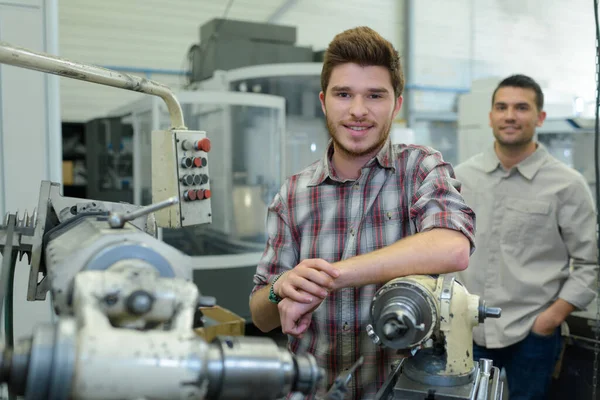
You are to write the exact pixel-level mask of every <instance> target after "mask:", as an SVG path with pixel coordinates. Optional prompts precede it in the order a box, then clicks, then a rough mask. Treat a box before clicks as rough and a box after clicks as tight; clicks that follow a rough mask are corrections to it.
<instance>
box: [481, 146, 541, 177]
mask: <svg viewBox="0 0 600 400" xmlns="http://www.w3.org/2000/svg"><path fill="white" fill-rule="evenodd" d="M547 155H548V151H547V150H546V148H545V147H544V145H543V144H541V143H537V149H536V150H535V151H534V152H533V153H532V154H531V155H529V157H527V158H526V159H524V160H523V161H521V162H520V163H518V164H517V165H516V167H515V168H517V170H518V171H519V172H520V173H521V175H523V176H524V177H525V178H527V179H529V180H531V179H533V177H534V176H535V174H537V172H538V171H539V169H540V168H541V166H542V164H543V163H544V160H545V159H546V156H547ZM481 165H482V167H483V171H484V172H486V173H488V174H489V173H491V172H493V171H495V170H496V169H497V168H502V165H501V163H500V160H499V159H498V156H497V155H496V151H495V150H494V145H492V146H490V147H489V148H488V149H487V150H485V151H484V152H483V160H482V164H481Z"/></svg>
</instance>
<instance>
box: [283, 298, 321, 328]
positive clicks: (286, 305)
mask: <svg viewBox="0 0 600 400" xmlns="http://www.w3.org/2000/svg"><path fill="white" fill-rule="evenodd" d="M304 295H306V294H304ZM322 302H323V299H319V300H318V301H314V302H313V303H311V304H306V303H299V302H297V301H294V300H292V299H290V298H285V299H283V300H281V301H280V302H279V304H278V305H277V307H278V308H279V317H280V320H281V330H282V331H283V333H285V334H286V335H292V336H295V337H297V338H298V339H301V338H302V336H304V332H306V330H307V329H308V327H309V325H310V322H311V320H312V313H313V311H314V310H316V309H317V307H319V305H321V303H322Z"/></svg>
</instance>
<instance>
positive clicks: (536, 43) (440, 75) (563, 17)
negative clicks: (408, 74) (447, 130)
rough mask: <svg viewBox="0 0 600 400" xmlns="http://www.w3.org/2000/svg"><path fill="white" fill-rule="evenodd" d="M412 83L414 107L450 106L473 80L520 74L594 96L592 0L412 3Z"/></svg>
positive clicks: (561, 91)
mask: <svg viewBox="0 0 600 400" xmlns="http://www.w3.org/2000/svg"><path fill="white" fill-rule="evenodd" d="M413 4H414V11H413V19H414V20H415V21H416V22H414V24H413V27H414V30H413V34H412V39H411V40H412V46H413V60H412V61H413V63H414V64H413V71H414V74H413V76H412V79H411V83H413V84H415V85H420V86H427V87H439V88H440V91H439V92H438V93H431V92H422V93H420V94H419V96H417V98H415V102H416V108H418V109H429V110H440V109H444V108H447V107H448V106H455V103H454V102H453V101H452V100H453V99H455V96H454V94H453V93H450V92H448V93H445V92H444V93H442V91H441V89H442V88H445V89H447V88H450V89H452V88H455V89H457V90H461V89H468V88H469V87H470V86H471V82H472V81H473V80H474V79H479V78H487V77H490V76H498V77H505V76H508V75H510V74H513V73H524V74H528V75H531V76H532V77H533V78H534V79H536V80H538V81H539V82H540V83H541V84H542V86H543V87H544V88H548V89H551V90H552V91H553V92H554V93H553V94H554V95H556V96H562V97H564V96H568V95H573V96H581V97H583V98H584V99H585V100H587V101H588V102H590V104H589V105H590V107H591V105H592V104H591V102H592V101H593V99H594V92H595V89H594V71H595V69H596V68H595V48H594V43H595V36H594V32H595V31H594V29H595V28H594V13H593V10H594V9H593V2H591V1H587V0H572V1H568V2H565V1H561V0H528V1H520V0H502V1H498V0H477V1H475V0H451V1H448V0H427V1H413Z"/></svg>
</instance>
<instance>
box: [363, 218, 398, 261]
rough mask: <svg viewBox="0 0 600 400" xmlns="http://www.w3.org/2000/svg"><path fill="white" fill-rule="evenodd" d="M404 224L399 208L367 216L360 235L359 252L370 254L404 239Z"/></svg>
mask: <svg viewBox="0 0 600 400" xmlns="http://www.w3.org/2000/svg"><path fill="white" fill-rule="evenodd" d="M403 222H404V221H403V217H402V212H401V211H400V209H399V208H394V209H389V210H380V211H379V212H376V213H372V214H369V215H367V216H365V218H364V219H363V223H362V229H361V234H360V242H359V249H358V250H359V252H360V253H366V252H370V251H373V250H377V249H380V248H382V247H385V246H389V245H390V244H392V243H395V242H397V241H398V240H399V239H401V238H402V234H403V225H404V223H403Z"/></svg>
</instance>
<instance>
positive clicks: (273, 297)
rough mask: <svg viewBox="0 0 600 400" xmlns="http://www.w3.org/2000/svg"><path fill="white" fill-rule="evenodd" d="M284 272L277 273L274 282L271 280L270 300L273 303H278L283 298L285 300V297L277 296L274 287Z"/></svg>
mask: <svg viewBox="0 0 600 400" xmlns="http://www.w3.org/2000/svg"><path fill="white" fill-rule="evenodd" d="M283 274H284V272H282V273H280V274H279V275H277V276H276V277H275V279H273V282H271V288H270V289H269V301H270V302H271V303H274V304H278V303H279V302H280V301H281V300H283V298H281V297H279V296H277V294H276V293H275V290H273V287H274V286H275V282H277V279H279V278H280V277H281V275H283Z"/></svg>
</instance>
